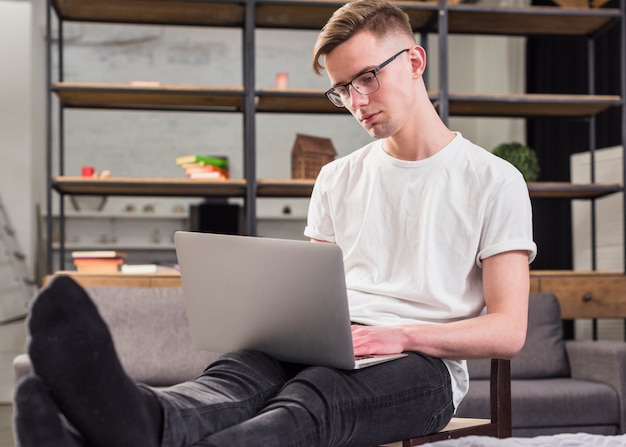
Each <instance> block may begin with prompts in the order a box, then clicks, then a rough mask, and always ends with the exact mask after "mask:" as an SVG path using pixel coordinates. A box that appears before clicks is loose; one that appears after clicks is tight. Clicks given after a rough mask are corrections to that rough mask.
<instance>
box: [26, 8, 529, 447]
mask: <svg viewBox="0 0 626 447" xmlns="http://www.w3.org/2000/svg"><path fill="white" fill-rule="evenodd" d="M322 60H323V64H324V67H325V69H326V71H327V73H328V76H329V78H330V83H331V85H332V88H331V89H330V90H329V91H328V92H327V96H328V97H329V99H330V100H331V101H333V102H334V103H335V104H336V105H338V106H343V107H346V108H348V110H349V111H350V112H351V113H352V114H353V115H354V117H355V118H356V119H357V120H358V121H359V123H361V125H362V126H363V127H364V128H365V130H366V131H367V132H369V133H370V134H371V135H372V136H373V137H375V138H376V139H377V140H376V141H375V142H373V143H371V144H369V145H367V146H365V147H363V148H361V149H359V150H357V151H355V152H354V153H352V154H350V155H348V156H347V157H344V158H341V159H339V160H337V161H335V162H333V163H330V164H329V165H327V166H326V167H324V168H323V170H322V172H321V173H320V175H319V177H318V180H317V182H316V185H315V188H314V192H313V195H312V198H311V206H310V212H309V219H308V224H307V227H306V229H305V234H306V235H307V236H309V237H310V238H311V239H313V240H315V241H323V242H329V243H336V244H338V245H339V246H340V247H341V248H342V250H343V253H344V261H345V268H346V281H347V285H348V289H349V290H348V292H349V301H350V311H351V315H352V318H353V320H354V322H355V323H357V324H355V325H354V327H353V339H354V350H355V353H356V354H374V353H397V352H407V353H408V356H407V357H404V358H402V359H399V360H395V361H392V362H388V363H384V364H382V365H378V366H374V367H370V368H365V369H363V370H357V371H341V370H336V369H333V368H326V367H316V366H304V365H295V364H288V363H284V362H279V361H276V360H275V359H272V358H270V357H269V356H267V355H264V354H261V353H258V352H235V353H230V354H226V355H224V356H223V357H221V358H220V359H219V360H218V361H216V362H215V363H214V364H212V365H210V366H209V367H208V368H207V369H206V371H205V372H204V373H203V374H202V375H201V376H200V377H198V378H197V379H195V380H193V381H191V382H187V383H183V384H180V385H176V386H173V387H171V388H168V389H166V390H161V391H157V390H153V389H150V388H148V387H145V386H142V385H135V384H134V383H133V382H132V381H131V380H130V379H129V378H128V377H127V376H126V374H125V373H124V371H123V370H122V367H121V365H120V363H119V361H118V359H117V356H116V354H115V351H114V348H113V345H112V342H111V338H110V334H109V333H108V329H107V327H106V325H105V323H104V322H103V321H102V319H101V318H100V316H99V315H98V313H97V310H96V309H95V307H94V305H93V304H92V303H91V301H90V300H89V298H88V297H87V296H86V295H85V292H84V291H83V290H82V289H81V288H80V287H78V286H77V285H76V284H75V283H74V282H73V281H72V280H71V279H69V278H67V277H59V278H57V279H56V280H54V281H53V282H52V283H51V285H50V286H49V287H48V288H46V289H45V290H43V291H42V293H41V294H40V295H39V296H38V298H37V299H36V300H35V302H34V304H33V307H32V310H31V314H30V317H29V329H30V334H31V339H30V344H29V354H30V356H31V359H32V362H33V366H34V370H35V373H36V376H34V377H31V378H28V379H26V380H25V381H23V382H22V383H21V384H20V385H19V387H18V389H17V392H16V398H15V404H16V412H17V416H16V431H17V435H18V437H19V441H20V444H21V446H22V447H35V446H37V447H41V446H53V447H70V446H71V447H75V446H79V445H85V446H102V447H114V446H115V447H125V446H128V447H131V446H132V447H137V446H158V445H162V446H187V445H212V446H222V445H223V446H239V445H241V446H248V447H249V446H254V445H259V446H273V445H275V446H334V445H377V444H380V443H385V442H392V441H397V440H400V439H403V438H408V437H412V436H419V435H423V434H426V433H429V432H433V431H436V430H439V429H441V428H442V427H443V426H445V425H446V423H447V422H448V421H449V419H450V417H451V416H452V414H453V412H454V409H455V407H456V406H457V405H458V404H459V402H460V401H461V399H462V398H463V396H464V394H465V392H466V391H467V387H468V376H467V369H466V365H465V362H464V360H463V359H467V358H474V357H503V358H511V357H512V356H514V355H515V354H516V353H517V352H518V350H519V349H520V348H521V347H522V345H523V343H524V339H525V332H526V313H527V300H528V293H529V272H528V264H529V260H532V258H533V257H534V254H535V251H536V247H535V244H534V243H533V242H532V229H531V210H530V203H529V198H528V191H527V189H526V185H525V183H524V181H523V179H522V176H521V174H520V173H519V172H517V171H516V170H515V168H513V167H512V166H511V165H509V164H507V163H506V162H504V161H502V160H501V159H499V158H497V157H495V156H493V155H491V154H489V153H488V152H487V151H485V150H483V149H481V148H479V147H477V146H475V145H473V144H472V143H470V142H469V141H467V140H465V139H464V138H463V137H462V136H461V135H460V134H455V133H453V132H451V131H450V130H448V129H447V128H446V126H445V125H444V124H443V123H442V121H441V120H440V119H439V117H438V115H437V113H436V111H435V110H434V108H433V106H432V104H431V103H430V101H429V99H428V95H427V92H426V88H425V85H424V82H423V80H422V74H423V72H424V69H425V66H426V55H425V53H424V50H423V49H422V48H421V47H420V46H418V45H416V44H415V41H414V37H413V33H412V31H411V27H410V25H409V22H408V18H407V16H406V15H405V14H404V13H403V12H402V11H400V10H399V9H397V8H395V7H394V6H392V5H390V4H389V3H386V1H384V0H359V1H355V2H353V3H349V4H347V5H345V6H344V7H343V8H341V9H340V10H338V11H337V12H336V13H335V15H334V16H333V17H332V18H331V19H330V21H329V23H328V24H327V25H326V27H325V28H324V30H323V31H322V32H321V34H320V36H319V38H318V41H317V44H316V47H315V52H314V67H315V70H316V71H318V72H319V71H320V70H321V69H322ZM60 296H62V297H63V299H58V298H59V297H60ZM485 308H486V311H485V312H483V309H485ZM148 343H149V342H148ZM146 348H147V349H149V346H147V347H146ZM57 412H60V413H61V414H63V416H64V417H65V418H66V419H67V420H68V421H69V422H70V423H71V425H72V426H73V427H74V428H75V429H76V432H77V434H74V433H70V431H68V430H67V429H65V428H64V426H62V424H61V422H60V419H59V417H58V416H57Z"/></svg>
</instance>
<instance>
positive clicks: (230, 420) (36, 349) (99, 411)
mask: <svg viewBox="0 0 626 447" xmlns="http://www.w3.org/2000/svg"><path fill="white" fill-rule="evenodd" d="M28 326H29V331H30V343H29V349H28V351H29V355H30V357H31V361H32V363H33V368H34V370H35V374H36V375H37V376H39V377H40V378H41V380H42V382H43V384H45V387H46V390H47V391H48V393H49V395H50V396H51V398H52V400H53V401H54V402H55V403H56V405H57V407H58V409H59V411H60V412H61V413H62V414H63V415H64V416H65V417H66V418H67V420H68V421H69V422H70V423H71V424H72V426H73V427H74V428H76V430H77V431H78V432H79V433H80V434H81V436H82V437H83V438H84V440H85V444H86V445H90V446H96V447H100V446H101V447H112V446H115V447H126V446H128V447H131V446H132V447H144V446H145V447H152V446H158V445H160V444H161V439H160V438H163V443H162V445H163V446H182V445H190V444H193V443H194V442H195V441H197V440H199V439H202V438H204V437H206V436H207V435H209V434H211V433H213V432H214V431H216V430H222V429H224V428H226V427H228V426H230V425H232V424H234V423H238V422H241V421H242V420H243V419H244V418H247V417H250V416H252V415H254V414H256V412H257V411H258V409H259V408H261V407H263V406H264V405H265V403H266V401H267V399H268V398H269V397H270V396H273V395H274V394H275V393H276V392H277V391H278V390H279V389H280V388H281V387H282V385H283V384H284V382H285V381H286V379H287V376H286V375H285V374H286V373H285V371H284V368H283V365H281V364H279V363H278V362H276V361H275V360H273V359H271V358H269V357H268V356H265V355H262V354H258V353H246V352H243V353H234V354H230V355H227V356H225V357H223V358H222V359H221V360H219V361H218V362H216V363H215V364H214V365H212V366H211V367H209V368H207V370H206V371H205V373H204V374H203V375H202V376H200V377H199V378H198V379H196V380H195V381H192V382H188V383H185V384H181V385H177V386H175V387H172V388H171V389H170V390H168V391H164V392H156V391H153V390H151V389H149V388H148V387H145V386H137V385H136V384H134V383H133V382H132V380H131V379H130V378H129V377H128V376H127V375H126V373H125V372H124V371H123V368H122V366H121V364H120V362H119V359H118V357H117V354H116V352H115V348H114V346H113V341H112V338H111V334H110V333H109V331H108V328H107V326H106V324H105V322H104V321H103V320H102V318H101V316H100V315H99V313H98V311H97V309H96V307H95V305H94V304H93V302H92V301H91V300H90V299H89V297H88V296H87V294H86V293H85V291H84V290H83V289H82V288H81V287H80V286H78V284H76V283H75V282H74V281H73V280H72V279H71V278H69V277H63V276H61V277H57V278H55V279H54V280H53V281H52V282H51V283H50V285H49V286H48V287H46V288H45V289H44V290H43V291H42V292H41V293H40V294H39V296H38V297H37V298H36V299H35V301H34V302H33V306H32V308H31V312H30V315H29V320H28ZM146 343H147V344H148V345H147V346H146V349H150V346H149V340H147V341H146ZM164 361H166V359H164ZM31 391H32V390H31ZM28 394H29V393H27V392H26V390H24V392H23V393H22V394H21V395H22V397H23V398H26V399H28ZM163 428H165V429H163ZM25 429H26V427H25ZM170 429H172V430H174V431H172V432H170Z"/></svg>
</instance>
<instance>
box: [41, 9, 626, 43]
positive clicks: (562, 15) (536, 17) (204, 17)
mask: <svg viewBox="0 0 626 447" xmlns="http://www.w3.org/2000/svg"><path fill="white" fill-rule="evenodd" d="M395 3H396V4H398V5H399V6H400V7H401V8H403V9H404V11H406V13H407V14H408V15H409V17H410V19H411V24H412V25H413V28H414V30H415V31H416V32H436V31H437V22H438V20H437V19H438V9H437V8H438V4H437V2H435V1H432V0H430V1H425V2H412V1H406V0H404V1H396V2H395ZM53 4H54V7H55V10H56V11H57V14H58V15H59V17H61V18H62V19H64V20H75V21H90V22H118V23H152V24H164V25H195V26H226V27H241V26H243V24H244V18H245V2H244V1H243V0H241V1H223V0H208V1H197V0H196V1H194V0H171V1H167V2H165V1H162V0H107V1H102V0H54V1H53ZM342 4H343V2H339V1H335V0H257V2H256V11H255V13H256V17H255V26H256V27H258V28H285V29H310V30H319V29H321V28H322V26H323V25H324V24H325V23H326V21H327V20H328V18H329V17H330V16H331V15H332V13H333V12H334V11H335V10H336V9H337V8H339V7H340V6H341V5H342ZM448 17H449V22H448V27H449V32H450V33H472V34H498V35H565V36H591V35H594V34H596V33H597V32H599V31H600V30H603V29H604V28H606V27H607V26H609V25H610V24H611V23H613V22H616V21H617V20H618V18H619V10H617V9H609V8H606V9H587V8H563V7H554V6H532V7H525V8H509V7H488V6H481V5H451V6H450V7H449V12H448Z"/></svg>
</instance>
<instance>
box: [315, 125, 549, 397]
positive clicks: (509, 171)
mask: <svg viewBox="0 0 626 447" xmlns="http://www.w3.org/2000/svg"><path fill="white" fill-rule="evenodd" d="M304 234H305V235H306V236H307V237H310V238H313V239H320V240H324V241H328V242H335V243H336V244H338V245H339V246H340V247H341V249H342V251H343V257H344V265H345V271H346V285H347V288H348V300H349V306H350V315H351V318H352V320H353V321H354V322H358V323H363V324H368V325H399V324H411V323H433V324H436V323H446V322H450V321H455V320H458V319H465V318H470V317H474V316H477V315H479V314H480V313H481V312H482V311H483V309H484V306H485V303H484V298H483V288H482V272H481V261H482V259H484V258H487V257H489V256H492V255H495V254H498V253H502V252H506V251H511V250H527V251H528V256H529V262H530V261H532V260H533V259H534V257H535V254H536V250H537V247H536V245H535V243H534V242H533V240H532V212H531V206H530V199H529V195H528V188H527V186H526V183H525V182H524V179H523V177H522V175H521V173H520V172H519V171H518V170H517V169H516V168H515V167H513V166H512V165H511V164H509V163H508V162H506V161H504V160H502V159H501V158H498V157H496V156H495V155H493V154H491V153H489V152H488V151H486V150H485V149H483V148H481V147H479V146H476V145H474V144H473V143H471V142H470V141H468V140H466V139H465V138H463V137H462V136H461V135H460V134H457V135H456V137H455V138H454V140H453V141H452V142H451V143H450V144H448V145H447V146H446V147H444V148H443V149H441V150H440V151H439V152H437V153H436V154H435V155H433V156H432V157H429V158H427V159H425V160H419V161H403V160H398V159H396V158H393V157H391V156H390V155H388V154H387V153H386V152H385V151H384V150H383V147H382V142H381V141H375V142H372V143H370V144H368V145H366V146H364V147H363V148H361V149H359V150H357V151H355V152H353V153H351V154H350V155H347V156H345V157H342V158H339V159H337V160H335V161H333V162H331V163H329V164H327V165H326V166H324V167H323V168H322V170H321V172H320V174H319V176H318V178H317V181H316V182H315V187H314V188H313V193H312V196H311V203H310V207H309V214H308V222H307V226H306V228H305V230H304ZM444 362H445V363H446V366H447V367H448V369H449V371H450V374H451V377H452V384H453V391H454V404H455V408H456V407H458V404H459V403H460V402H461V400H462V398H463V397H464V396H465V394H466V393H467V388H468V385H469V377H468V373H467V365H466V362H465V361H454V360H444Z"/></svg>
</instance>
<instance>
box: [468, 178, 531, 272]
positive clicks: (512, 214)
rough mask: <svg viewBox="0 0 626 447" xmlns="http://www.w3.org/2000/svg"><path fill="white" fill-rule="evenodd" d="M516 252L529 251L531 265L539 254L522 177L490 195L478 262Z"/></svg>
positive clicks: (503, 184)
mask: <svg viewBox="0 0 626 447" xmlns="http://www.w3.org/2000/svg"><path fill="white" fill-rule="evenodd" d="M514 250H526V251H528V262H529V263H530V262H532V261H533V260H534V259H535V256H536V255H537V245H536V244H535V243H534V242H533V229H532V207H531V203H530V197H529V194H528V186H527V185H526V182H525V181H524V179H523V177H522V176H521V175H516V176H513V177H510V178H508V179H507V180H505V181H504V182H503V183H502V184H501V185H499V187H497V188H494V189H493V191H492V193H491V195H490V196H489V201H488V203H487V204H486V206H485V217H484V220H483V227H482V231H481V237H480V247H479V251H478V255H477V257H476V263H477V265H478V266H481V265H482V260H483V259H485V258H488V257H490V256H493V255H496V254H499V253H504V252H507V251H514Z"/></svg>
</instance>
